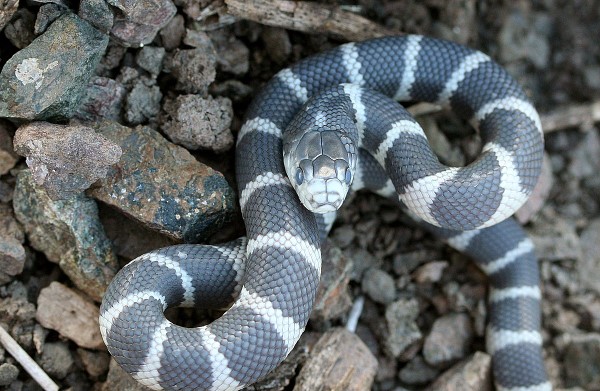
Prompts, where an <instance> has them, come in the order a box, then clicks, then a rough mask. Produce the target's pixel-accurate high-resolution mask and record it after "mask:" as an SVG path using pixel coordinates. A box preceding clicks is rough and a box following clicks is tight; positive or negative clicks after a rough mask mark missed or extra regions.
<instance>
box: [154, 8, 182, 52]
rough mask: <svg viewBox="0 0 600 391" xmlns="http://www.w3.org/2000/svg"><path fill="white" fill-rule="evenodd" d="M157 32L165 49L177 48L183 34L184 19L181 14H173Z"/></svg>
mask: <svg viewBox="0 0 600 391" xmlns="http://www.w3.org/2000/svg"><path fill="white" fill-rule="evenodd" d="M158 34H159V35H160V40H161V41H162V46H163V47H164V48H165V50H168V51H171V50H174V49H177V48H178V47H179V45H180V44H181V41H182V40H183V36H184V35H185V19H184V18H183V15H175V17H173V19H171V20H170V21H169V23H167V25H166V26H165V27H163V28H162V29H161V30H160V31H159V33H158Z"/></svg>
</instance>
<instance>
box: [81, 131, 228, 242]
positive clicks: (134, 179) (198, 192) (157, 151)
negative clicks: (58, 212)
mask: <svg viewBox="0 0 600 391" xmlns="http://www.w3.org/2000/svg"><path fill="white" fill-rule="evenodd" d="M96 130H97V131H98V132H99V133H100V134H102V135H103V136H104V137H106V138H108V139H109V140H111V141H112V142H114V143H115V144H117V145H120V146H121V148H122V149H123V155H122V157H121V160H120V161H119V163H117V164H116V165H115V166H113V167H112V168H111V170H110V171H109V175H108V177H107V178H106V179H101V180H100V181H99V182H98V187H95V188H93V189H90V192H89V193H90V194H91V195H92V196H93V197H95V198H96V199H98V200H100V201H102V202H104V203H106V204H107V205H110V206H112V207H114V208H116V209H117V210H119V211H120V212H121V213H124V214H125V215H127V216H129V217H131V218H133V219H135V220H136V221H138V222H140V223H141V224H143V225H145V226H146V227H148V228H150V229H154V230H156V231H159V232H161V233H163V234H165V235H167V236H169V237H171V238H172V239H175V240H185V241H188V242H198V241H201V240H202V239H205V238H207V237H209V236H210V235H212V234H214V233H215V232H217V231H219V229H220V228H221V227H222V226H223V224H225V223H226V222H228V221H229V220H230V219H231V216H232V213H233V208H234V204H235V201H234V193H233V190H232V189H231V187H230V186H229V184H228V183H227V181H226V180H225V178H224V177H223V175H222V174H221V173H219V172H217V171H215V170H213V169H212V168H210V167H208V166H206V165H204V164H202V163H200V162H198V161H197V160H196V159H195V158H194V157H193V156H192V155H191V154H190V153H189V152H188V151H187V150H185V149H184V148H181V147H179V146H177V145H175V144H172V143H170V142H169V141H167V140H166V139H165V138H164V137H163V136H161V135H160V134H159V133H158V132H157V131H155V130H153V129H150V128H148V127H138V128H136V129H135V130H134V129H131V128H128V127H125V126H121V125H119V124H116V123H110V122H103V123H99V124H97V125H96Z"/></svg>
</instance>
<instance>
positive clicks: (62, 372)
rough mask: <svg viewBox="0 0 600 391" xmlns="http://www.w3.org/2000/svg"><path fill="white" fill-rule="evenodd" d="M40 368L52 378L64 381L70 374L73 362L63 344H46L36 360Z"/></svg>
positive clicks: (67, 348) (66, 347)
mask: <svg viewBox="0 0 600 391" xmlns="http://www.w3.org/2000/svg"><path fill="white" fill-rule="evenodd" d="M38 362H39V364H40V366H41V367H42V368H43V369H44V370H45V371H46V372H47V373H48V374H49V375H51V376H52V377H55V378H57V379H64V378H65V377H67V375H68V374H69V373H70V372H71V369H72V368H73V365H75V361H74V360H73V356H72V355H71V351H70V350H69V347H68V346H67V344H66V343H64V342H48V343H46V344H44V351H43V352H42V355H41V356H40V358H39V359H38Z"/></svg>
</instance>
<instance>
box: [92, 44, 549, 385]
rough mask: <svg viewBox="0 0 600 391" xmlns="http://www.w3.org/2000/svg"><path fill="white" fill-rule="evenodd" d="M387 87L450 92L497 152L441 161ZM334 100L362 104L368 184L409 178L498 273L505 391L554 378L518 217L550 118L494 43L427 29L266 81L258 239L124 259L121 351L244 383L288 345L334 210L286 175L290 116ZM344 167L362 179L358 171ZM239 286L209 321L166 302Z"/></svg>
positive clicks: (243, 188) (155, 372) (241, 181)
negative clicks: (193, 323) (307, 204)
mask: <svg viewBox="0 0 600 391" xmlns="http://www.w3.org/2000/svg"><path fill="white" fill-rule="evenodd" d="M341 83H352V84H345V85H340V84H341ZM318 93H321V95H320V96H319V97H318V98H315V100H311V101H310V102H309V103H308V104H307V105H306V106H304V109H303V111H302V112H303V113H304V114H303V115H304V117H302V118H303V119H294V116H295V115H296V113H297V112H299V111H300V110H301V108H302V107H303V105H304V104H305V103H306V102H307V101H308V100H309V98H311V97H313V96H314V95H317V94H318ZM382 94H383V95H385V96H388V97H391V98H394V99H395V100H399V101H429V102H437V103H441V104H445V105H449V106H450V107H451V108H452V109H453V110H454V111H455V112H456V113H458V114H459V115H461V116H462V117H463V118H466V119H469V120H470V121H471V122H472V123H473V124H474V125H475V126H476V127H477V128H478V129H479V131H480V133H481V136H482V140H483V142H484V146H483V152H482V154H481V156H480V157H479V158H478V159H477V160H476V161H475V162H473V163H472V164H470V165H468V166H467V167H464V168H453V167H445V166H443V165H441V164H440V163H439V162H438V161H437V159H436V158H435V156H434V155H433V153H432V152H431V151H430V150H429V148H428V145H427V143H426V139H425V137H424V135H423V134H422V132H421V130H420V128H418V127H417V126H416V122H415V121H414V120H412V118H410V116H408V114H407V113H406V111H404V110H402V109H400V107H399V106H397V105H396V104H395V103H393V102H391V101H390V100H389V99H388V98H385V97H384V96H383V95H382ZM323 102H325V103H323ZM329 102H333V104H334V106H336V107H338V108H336V109H335V110H341V111H342V112H345V113H346V114H347V118H350V122H351V123H352V124H353V126H354V129H355V131H354V132H355V133H356V135H357V147H358V148H360V150H359V151H357V154H358V156H359V157H358V167H357V169H356V172H354V173H353V174H351V176H353V188H360V187H366V188H369V189H371V190H374V191H377V192H379V193H381V194H383V195H386V196H391V195H392V194H396V193H394V192H393V191H392V190H393V188H395V190H396V192H397V196H396V197H398V198H399V200H400V202H401V203H403V204H404V205H405V206H406V207H407V208H408V209H409V210H410V211H411V212H412V213H413V214H416V215H417V216H418V218H420V219H422V220H423V221H422V224H423V225H424V226H425V227H426V228H428V229H429V230H431V231H432V232H433V233H435V234H436V235H438V236H440V237H442V238H444V239H445V240H447V242H448V243H449V244H450V245H452V246H454V247H456V248H457V249H459V250H461V251H464V252H465V253H467V254H469V255H470V256H472V257H473V258H474V260H475V261H476V262H477V264H478V265H479V266H480V267H481V268H482V269H483V270H484V271H485V272H486V273H487V274H488V276H489V278H490V284H491V291H490V298H489V303H490V319H489V326H488V330H487V341H488V343H487V348H488V351H489V353H490V354H492V360H493V371H494V377H495V381H496V384H497V386H498V388H499V389H502V390H514V391H545V390H550V389H551V386H550V384H549V383H548V381H547V376H546V373H545V370H544V366H543V361H542V358H541V344H542V338H541V334H540V331H539V329H540V290H539V276H538V269H537V263H536V259H535V255H534V252H533V246H532V244H531V242H530V241H529V239H528V238H527V237H526V236H525V234H524V232H523V231H522V230H521V228H520V227H519V226H518V224H516V223H515V222H514V221H513V220H511V219H508V220H505V219H506V218H507V217H508V216H510V215H511V214H512V213H513V212H514V210H515V209H516V208H518V207H519V206H520V205H521V204H522V203H523V202H524V201H525V200H526V198H527V197H528V195H529V194H530V192H531V191H532V189H533V186H534V185H535V183H536V181H537V177H538V175H539V171H540V167H541V159H542V150H543V137H542V132H541V126H540V122H539V118H538V115H537V113H536V111H535V109H534V108H533V107H532V105H531V104H530V103H529V101H528V100H527V97H526V96H525V94H524V92H523V91H522V89H521V88H520V87H519V86H518V85H517V83H516V82H515V81H514V80H513V79H512V78H511V77H510V76H509V75H508V74H507V73H506V72H505V71H504V70H503V69H502V68H500V67H499V66H498V65H497V64H496V63H494V62H493V61H491V60H490V58H489V57H487V56H486V55H484V54H482V53H480V52H477V51H473V50H470V49H468V48H465V47H463V46H460V45H457V44H454V43H450V42H446V41H441V40H436V39H431V38H426V37H422V36H415V35H412V36H403V37H388V38H381V39H376V40H371V41H366V42H362V43H350V44H346V45H342V46H340V47H338V48H336V49H333V50H331V51H329V52H326V53H323V54H319V55H316V56H313V57H310V58H307V59H305V60H303V61H301V62H299V63H298V64H296V65H294V66H293V67H291V68H288V69H285V70H283V71H281V72H279V73H278V74H277V75H276V76H275V77H274V79H273V80H272V81H271V82H269V83H268V84H267V85H266V86H265V88H264V89H263V91H262V92H261V93H260V94H259V96H258V97H257V98H256V99H255V100H254V102H253V103H252V104H251V106H250V108H249V110H248V112H247V115H246V120H245V122H244V125H243V126H242V129H241V131H240V133H239V135H238V143H237V149H236V175H237V181H238V188H239V189H240V192H241V193H240V206H241V210H242V216H243V218H244V221H245V224H246V231H247V239H239V240H237V241H234V242H231V243H228V244H226V245H222V246H218V247H216V246H199V245H179V246H172V247H168V248H165V249H161V250H157V251H154V252H151V253H148V254H145V255H143V256H141V257H139V258H138V259H136V260H134V261H132V262H131V263H130V264H129V265H127V266H126V267H124V268H123V270H121V271H120V272H119V274H118V275H117V277H116V278H115V280H114V281H113V282H112V283H111V285H110V287H109V289H108V291H107V293H106V295H105V297H104V300H103V303H102V307H101V315H100V326H101V331H102V336H103V338H104V341H105V342H106V344H107V346H108V348H109V351H110V353H111V354H112V355H113V356H114V357H115V359H116V360H117V361H118V363H119V364H120V365H121V366H122V367H123V368H124V369H125V370H126V371H128V372H129V373H130V374H132V376H133V377H134V378H136V379H137V380H138V381H140V382H141V383H143V384H145V385H147V386H149V387H151V388H153V389H169V390H235V389H240V388H242V387H244V386H246V385H248V384H251V383H253V382H255V381H256V380H258V379H260V378H261V377H263V376H264V375H266V374H267V373H268V372H270V371H271V370H272V369H273V368H275V367H276V366H277V365H278V364H279V363H280V362H281V361H282V360H283V359H284V358H285V357H286V356H287V354H288V353H289V352H290V351H291V349H292V348H293V346H294V344H295V343H296V342H297V340H298V338H299V337H300V335H301V333H302V331H303V330H304V327H305V326H306V323H307V321H308V317H309V314H310V310H311V308H312V305H313V302H314V298H315V293H316V289H317V284H318V281H319V277H320V267H321V255H320V243H321V236H322V235H321V234H320V231H319V227H321V228H323V227H326V226H330V224H331V220H330V219H328V217H330V215H314V214H313V213H311V212H309V211H308V210H307V209H305V208H304V207H303V206H302V204H301V202H300V200H299V199H298V196H297V195H296V193H295V191H294V188H293V186H292V182H294V185H295V186H296V185H298V183H301V184H302V183H303V182H304V180H305V174H304V172H300V171H298V172H297V175H296V176H295V177H294V178H292V182H290V179H288V177H287V176H286V174H285V168H284V163H283V159H282V140H281V136H282V133H283V132H284V130H285V129H286V127H287V126H288V124H290V123H292V124H293V126H297V125H298V124H301V123H303V122H308V123H311V122H312V123H317V124H322V123H323V122H324V116H323V114H327V111H328V110H329V109H328V108H329V107H330V106H329ZM340 107H341V109H340ZM336 112H337V111H336ZM347 118H346V119H344V120H342V119H340V117H337V116H336V117H335V118H334V119H333V120H332V121H333V123H334V124H335V123H336V121H348V119H347ZM365 149H366V150H369V151H370V152H371V154H372V155H369V154H368V153H365V152H364V150H365ZM286 164H287V163H286ZM344 164H346V163H344ZM343 167H346V166H343ZM382 167H383V168H385V171H383V169H382ZM311 170H312V169H311ZM334 176H335V175H334ZM339 176H340V179H341V180H342V181H344V180H345V179H347V178H345V177H344V175H343V171H342V174H339ZM388 178H391V180H392V182H393V185H392V184H391V183H390V182H389V179H388ZM318 197H321V196H318ZM324 197H325V196H324ZM325 198H326V197H325ZM334 198H335V197H334ZM335 202H337V201H335V200H334V201H332V203H335ZM324 230H326V228H324V229H322V230H321V233H322V232H323V231H324ZM234 298H236V301H235V303H234V304H233V305H232V307H231V308H229V310H227V312H225V314H224V315H223V316H222V317H220V318H219V319H217V320H215V321H214V322H212V323H211V324H209V325H207V326H204V327H199V328H193V329H190V328H184V327H180V326H177V325H174V324H172V323H171V322H169V321H168V320H166V319H165V318H164V315H163V311H164V309H166V308H167V307H169V306H178V305H179V306H194V305H195V306H205V307H209V308H223V307H225V306H227V305H228V303H230V302H231V301H232V300H233V299H234Z"/></svg>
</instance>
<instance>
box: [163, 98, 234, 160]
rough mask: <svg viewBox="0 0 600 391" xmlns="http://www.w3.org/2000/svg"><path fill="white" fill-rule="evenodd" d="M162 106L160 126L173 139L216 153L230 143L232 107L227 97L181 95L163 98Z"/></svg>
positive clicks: (231, 139) (191, 146) (231, 142)
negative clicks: (164, 117) (165, 114)
mask: <svg viewBox="0 0 600 391" xmlns="http://www.w3.org/2000/svg"><path fill="white" fill-rule="evenodd" d="M164 109H165V111H166V113H167V121H166V122H165V123H164V124H163V127H162V128H163V130H164V132H165V133H166V134H167V136H169V138H170V139H171V140H172V141H173V142H174V143H176V144H179V145H183V146H184V147H186V148H187V149H192V150H194V149H208V150H212V151H214V152H217V153H219V152H225V151H227V150H229V149H230V148H231V147H232V146H233V134H232V133H231V129H230V126H231V121H232V119H233V108H232V106H231V101H230V100H229V99H227V98H221V97H219V98H214V99H213V98H212V97H208V98H206V99H205V98H202V97H201V96H198V95H180V96H178V97H177V98H175V99H171V100H168V101H167V102H165V105H164Z"/></svg>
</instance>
